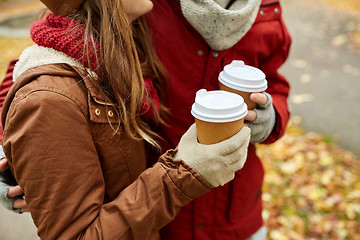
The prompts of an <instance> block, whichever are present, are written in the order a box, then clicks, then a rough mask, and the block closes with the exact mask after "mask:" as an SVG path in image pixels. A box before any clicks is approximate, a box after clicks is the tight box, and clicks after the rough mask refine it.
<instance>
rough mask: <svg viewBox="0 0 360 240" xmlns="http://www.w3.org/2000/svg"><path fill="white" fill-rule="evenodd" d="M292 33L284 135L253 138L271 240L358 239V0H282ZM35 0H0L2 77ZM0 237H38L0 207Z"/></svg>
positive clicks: (27, 221) (19, 46) (25, 221)
mask: <svg viewBox="0 0 360 240" xmlns="http://www.w3.org/2000/svg"><path fill="white" fill-rule="evenodd" d="M280 2H281V4H282V9H283V17H284V19H285V22H286V25H287V27H288V29H289V31H290V34H291V35H292V38H293V43H292V49H291V52H290V56H289V59H288V60H287V62H286V64H285V65H284V66H283V67H282V68H281V69H280V71H281V73H283V74H284V75H285V76H286V77H287V78H288V80H289V82H290V84H291V87H292V88H291V94H290V97H289V105H290V109H291V114H292V118H291V122H290V124H289V126H288V129H287V133H286V135H285V136H284V137H283V138H282V139H281V140H280V141H278V142H277V143H275V144H272V145H270V146H264V145H259V146H258V153H259V154H260V155H261V156H262V158H263V160H264V165H265V168H266V176H265V184H264V191H263V192H264V194H263V199H264V211H263V217H264V219H265V222H266V225H267V227H268V229H269V234H268V239H270V240H292V239H294V240H301V239H309V240H310V239H311V240H313V239H314V240H315V239H316V240H317V239H329V240H339V239H360V160H359V156H360V127H359V125H360V111H359V109H360V94H359V91H360V1H359V0H316V1H314V0H302V1H297V0H282V1H280ZM41 9H42V5H41V4H40V3H39V1H38V0H0V79H2V78H3V76H4V74H5V71H6V68H7V65H8V63H9V61H10V60H12V59H14V58H17V57H18V56H19V54H20V53H21V51H22V50H23V49H24V48H25V47H27V46H30V45H32V44H33V43H32V41H31V40H30V39H29V33H28V29H29V26H30V24H31V23H32V22H33V21H34V20H35V18H36V16H37V15H38V14H39V12H40V11H41ZM0 239H4V240H17V239H30V240H31V239H38V238H37V237H36V229H35V227H34V225H33V223H32V220H31V217H30V215H29V214H22V215H16V214H13V213H11V212H9V211H7V210H5V209H4V208H2V207H0Z"/></svg>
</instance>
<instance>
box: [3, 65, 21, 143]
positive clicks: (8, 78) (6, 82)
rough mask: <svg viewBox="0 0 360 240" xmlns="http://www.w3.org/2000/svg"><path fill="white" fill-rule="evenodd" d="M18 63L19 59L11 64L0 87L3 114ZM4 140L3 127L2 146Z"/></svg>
mask: <svg viewBox="0 0 360 240" xmlns="http://www.w3.org/2000/svg"><path fill="white" fill-rule="evenodd" d="M17 61H18V59H16V60H13V61H11V62H10V64H9V67H8V69H7V71H6V74H5V78H4V79H3V81H2V82H1V85H0V112H1V109H2V106H3V104H4V101H5V97H6V94H7V93H8V91H9V89H10V88H11V86H12V85H13V83H14V82H13V78H12V75H13V71H14V67H15V64H16V62H17ZM2 138H3V129H2V127H0V144H1V143H2Z"/></svg>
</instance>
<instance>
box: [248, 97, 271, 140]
mask: <svg viewBox="0 0 360 240" xmlns="http://www.w3.org/2000/svg"><path fill="white" fill-rule="evenodd" d="M265 95H266V97H267V101H266V103H265V104H258V105H257V107H256V108H255V109H254V111H255V112H256V114H257V118H256V120H255V121H253V122H249V123H248V124H249V127H250V129H251V138H250V142H251V143H259V142H263V141H265V140H266V139H267V138H268V137H269V135H270V133H271V132H272V130H273V129H274V126H275V119H276V115H275V109H274V106H273V104H272V98H271V95H270V94H268V93H265Z"/></svg>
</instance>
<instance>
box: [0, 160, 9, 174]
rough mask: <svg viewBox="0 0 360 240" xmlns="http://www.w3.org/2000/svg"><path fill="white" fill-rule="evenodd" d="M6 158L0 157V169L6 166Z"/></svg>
mask: <svg viewBox="0 0 360 240" xmlns="http://www.w3.org/2000/svg"><path fill="white" fill-rule="evenodd" d="M7 165H8V164H7V160H6V159H5V158H3V159H0V171H1V170H5V169H6V168H7Z"/></svg>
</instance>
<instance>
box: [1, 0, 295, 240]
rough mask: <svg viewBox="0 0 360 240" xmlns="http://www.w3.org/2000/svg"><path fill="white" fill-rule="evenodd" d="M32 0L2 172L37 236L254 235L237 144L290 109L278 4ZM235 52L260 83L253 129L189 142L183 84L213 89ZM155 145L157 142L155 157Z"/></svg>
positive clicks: (252, 163) (257, 170)
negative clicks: (37, 8) (258, 72)
mask: <svg viewBox="0 0 360 240" xmlns="http://www.w3.org/2000/svg"><path fill="white" fill-rule="evenodd" d="M42 2H43V3H44V4H45V5H46V6H47V7H48V8H49V9H50V10H51V11H52V12H53V13H54V14H49V15H47V17H46V19H44V20H42V21H39V22H36V23H34V25H33V26H32V28H31V36H32V39H33V41H34V42H35V44H36V45H34V46H32V47H30V48H28V49H26V50H25V51H24V52H23V53H22V55H21V56H20V59H19V61H18V62H17V64H16V67H15V69H14V71H13V73H12V78H13V79H14V85H13V87H12V88H11V89H10V91H9V93H8V94H7V97H6V100H5V102H4V105H3V109H2V126H3V128H4V138H3V147H4V150H5V153H6V157H7V159H8V162H9V164H8V165H9V169H10V170H11V172H12V174H13V176H14V177H15V179H16V180H17V182H18V183H19V185H20V187H21V189H22V190H23V191H24V193H25V197H26V204H27V207H28V208H29V210H30V212H31V215H32V218H33V220H34V222H35V225H36V226H37V228H38V234H39V236H40V237H41V238H43V239H55V238H59V239H77V238H79V239H81V238H84V239H98V238H103V239H159V238H160V233H159V230H160V229H161V235H162V238H163V239H175V240H176V239H247V238H249V237H254V238H255V239H264V238H265V237H262V238H261V237H260V238H256V236H257V234H259V233H260V234H261V232H262V231H263V228H261V227H262V225H263V222H262V219H261V185H262V181H263V174H264V173H263V168H262V165H261V162H260V160H259V159H258V157H257V156H256V155H255V147H254V145H253V144H250V145H248V142H249V139H250V138H251V139H250V141H251V143H256V142H265V143H271V142H273V141H275V140H277V139H278V138H279V137H280V136H281V135H282V134H283V133H284V131H285V126H286V123H287V120H288V117H289V114H288V110H287V104H286V98H287V95H288V91H289V86H288V83H287V81H286V80H285V79H284V78H283V77H282V76H281V75H279V74H278V72H277V69H278V68H279V67H280V65H281V64H282V63H283V62H284V61H285V59H286V57H287V54H288V50H289V44H290V37H289V35H288V33H287V31H286V28H285V27H284V25H283V22H282V19H281V16H280V6H279V3H278V2H277V1H262V2H261V1H259V0H253V1H229V0H224V1H220V0H218V1H213V0H207V1H195V0H181V1H177V0H153V2H152V1H149V0H100V1H95V0H85V1H83V0H76V1H49V0H43V1H42ZM260 4H261V6H260ZM152 8H153V10H152V11H151V12H150V13H148V14H147V15H146V18H145V17H143V15H144V14H146V13H147V12H149V11H150V10H151V9H152ZM219 16H220V17H219ZM147 24H149V26H150V29H151V37H150V35H149V32H148V27H147ZM224 26H225V27H224ZM150 39H151V40H152V41H153V42H152V43H151V41H150ZM152 46H154V47H155V51H154V50H153V49H152ZM155 52H156V54H155ZM233 59H241V60H244V61H245V63H246V64H248V65H253V66H256V67H259V68H260V69H262V71H264V73H265V74H266V75H267V80H268V83H269V88H268V90H267V93H266V94H261V93H260V94H253V95H252V100H253V101H255V102H257V103H258V107H257V109H256V110H255V111H249V114H248V116H247V118H246V119H247V121H248V124H249V127H250V129H251V137H250V129H249V128H247V127H245V128H243V130H241V131H240V132H239V133H238V134H236V135H235V136H234V137H232V138H230V139H228V140H226V141H224V142H221V143H219V144H214V145H206V146H205V145H201V144H198V143H197V140H196V129H195V126H193V125H192V123H193V118H192V117H191V115H190V107H191V104H192V102H193V100H194V96H195V92H196V91H197V90H198V89H200V88H206V89H208V90H212V89H217V88H218V81H217V75H218V73H219V72H220V71H221V69H222V67H223V66H224V65H226V64H228V63H230V62H231V61H232V60H233ZM165 69H166V70H165ZM3 84H5V83H3ZM180 139H181V140H180ZM179 141H180V142H179ZM176 146H177V150H172V149H174V148H176ZM158 149H161V151H166V150H168V151H166V152H165V153H164V154H163V155H161V157H160V158H159V159H157V157H158V155H160V154H159V152H161V151H159V150H158ZM246 157H247V161H246V164H245V165H244V162H245V158H246ZM154 159H156V160H154ZM220 164H221V165H220ZM243 165H244V168H243V169H242V170H241V171H238V170H239V169H241V168H242V167H243ZM219 169H220V171H219ZM231 180H232V181H231ZM7 196H8V197H13V196H12V195H10V194H8V195H7ZM17 201H22V200H17ZM15 203H16V202H15ZM15 203H14V206H15ZM15 207H16V206H15ZM21 207H25V206H21ZM165 225H166V226H165ZM164 226H165V227H164ZM259 229H260V230H259Z"/></svg>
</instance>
